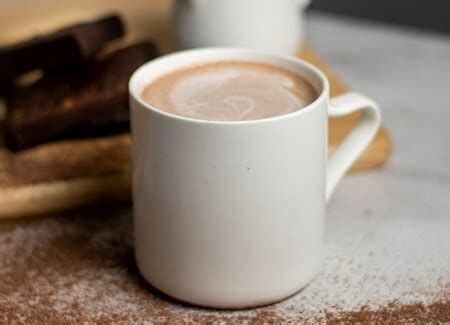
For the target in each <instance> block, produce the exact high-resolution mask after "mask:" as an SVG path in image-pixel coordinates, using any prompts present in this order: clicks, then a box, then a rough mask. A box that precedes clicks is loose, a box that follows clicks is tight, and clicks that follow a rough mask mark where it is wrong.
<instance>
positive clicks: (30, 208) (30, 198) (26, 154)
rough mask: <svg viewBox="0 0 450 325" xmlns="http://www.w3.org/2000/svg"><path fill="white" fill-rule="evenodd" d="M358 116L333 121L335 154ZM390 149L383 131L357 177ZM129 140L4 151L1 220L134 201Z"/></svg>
mask: <svg viewBox="0 0 450 325" xmlns="http://www.w3.org/2000/svg"><path fill="white" fill-rule="evenodd" d="M300 56H301V57H302V58H304V59H305V60H307V61H309V62H311V63H312V64H314V65H316V66H317V67H319V68H320V69H321V70H322V71H324V72H325V74H326V75H327V77H328V79H329V81H330V86H331V94H332V96H335V95H338V94H340V93H343V92H345V91H347V90H348V89H347V87H346V86H345V85H344V83H343V82H342V81H341V80H340V79H339V78H337V77H336V75H335V74H334V73H333V71H332V70H331V69H330V68H329V67H328V66H327V65H325V64H324V63H323V62H322V61H321V60H320V59H319V58H318V57H317V55H316V54H315V53H314V51H313V50H312V49H311V48H309V47H306V48H304V49H303V50H302V51H301V53H300ZM358 115H359V114H358V113H356V114H352V115H349V116H345V117H342V118H336V119H331V120H330V124H329V151H330V153H332V152H333V151H334V149H335V148H336V147H337V146H338V145H339V143H340V142H341V141H342V139H343V138H344V136H345V135H346V134H347V133H348V132H349V130H351V129H352V127H353V126H354V124H355V123H356V121H357V120H358V117H359V116H358ZM390 151H391V143H390V141H389V137H388V135H387V133H386V131H385V130H384V129H381V130H380V131H379V133H378V135H377V136H376V138H375V139H374V141H373V142H372V144H371V145H370V147H369V148H368V149H367V150H366V151H365V153H364V154H363V155H362V156H361V157H360V159H358V161H357V162H356V163H355V164H354V166H353V167H352V171H357V170H364V169H370V168H374V167H377V166H380V165H381V164H383V163H384V162H385V161H386V160H387V159H388V157H389V154H390ZM129 157H130V137H129V135H128V134H121V135H117V136H111V137H105V138H96V139H85V140H70V141H60V142H55V143H49V144H44V145H41V146H37V147H35V148H31V149H28V150H25V151H21V152H18V153H12V152H10V151H8V150H7V149H5V148H0V218H12V217H19V216H26V215H35V214H43V213H50V212H56V211H62V210H66V209H72V208H76V207H80V206H84V205H88V204H94V203H100V202H103V203H104V202H117V201H129V200H130V183H131V181H130V165H129Z"/></svg>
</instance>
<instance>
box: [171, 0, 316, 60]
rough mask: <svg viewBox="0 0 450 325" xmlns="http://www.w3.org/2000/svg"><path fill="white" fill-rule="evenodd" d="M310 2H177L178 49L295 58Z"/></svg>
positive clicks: (174, 15)
mask: <svg viewBox="0 0 450 325" xmlns="http://www.w3.org/2000/svg"><path fill="white" fill-rule="evenodd" d="M308 3H309V0H177V1H176V4H175V9H174V14H173V19H174V32H175V39H176V40H177V44H178V48H179V49H187V48H195V47H211V46H230V47H231V46H232V47H246V48H253V49H259V50H265V51H272V52H277V53H283V54H289V55H294V54H296V53H297V51H298V49H299V47H300V46H301V44H302V42H303V38H304V29H303V13H304V10H305V8H306V6H307V5H308Z"/></svg>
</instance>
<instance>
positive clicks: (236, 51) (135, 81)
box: [128, 47, 329, 125]
mask: <svg viewBox="0 0 450 325" xmlns="http://www.w3.org/2000/svg"><path fill="white" fill-rule="evenodd" d="M208 54H223V55H224V56H226V57H227V58H224V59H215V60H211V59H207V57H208ZM198 55H203V56H205V59H206V60H205V63H211V62H220V61H225V60H236V61H239V60H243V59H242V58H241V59H240V58H239V56H245V57H248V56H252V57H254V59H255V62H261V63H264V62H265V61H266V63H267V64H270V65H274V66H277V64H276V63H274V62H271V60H278V61H284V62H287V63H291V64H293V65H297V66H301V67H302V68H303V69H304V70H306V71H307V72H308V73H309V74H312V75H314V76H315V77H316V78H318V79H319V80H320V84H321V85H320V86H321V91H320V93H319V95H318V96H317V98H316V99H315V100H314V101H313V102H311V103H310V104H308V105H307V106H305V107H303V108H301V109H299V110H296V111H293V112H290V113H287V114H282V115H276V116H272V117H267V118H262V119H254V120H237V121H235V120H233V121H221V120H203V119H198V118H192V117H186V116H181V115H177V114H173V113H169V112H166V111H163V110H162V109H159V108H157V107H155V106H153V105H150V104H149V103H147V102H146V101H144V100H143V99H142V97H141V94H140V89H138V88H139V80H140V78H141V75H142V74H145V73H147V70H148V69H150V68H151V67H153V66H157V65H160V64H162V63H165V62H167V61H171V60H175V59H178V58H180V57H197V56H198ZM197 60H198V59H197ZM197 60H195V62H192V63H196V62H197ZM258 60H260V61H258ZM193 61H194V60H193ZM247 61H252V59H247ZM187 65H189V63H188V64H186V63H184V64H178V66H174V67H173V70H176V69H177V68H178V67H180V68H181V67H185V66H187ZM278 66H280V65H278ZM283 68H284V69H287V70H289V71H290V72H292V73H295V74H297V75H298V73H297V72H296V71H293V69H289V68H286V67H283ZM162 75H164V73H162V74H161V75H159V76H158V77H160V76H162ZM158 77H156V78H158ZM300 77H302V78H304V76H300ZM128 91H129V94H130V97H131V98H132V99H133V100H134V101H136V102H137V103H139V104H140V107H142V108H145V109H146V110H149V111H151V112H153V113H156V114H158V115H160V116H163V117H165V118H169V119H172V120H176V121H180V122H187V123H195V124H207V125H249V124H260V123H269V122H275V121H279V120H285V119H291V118H294V117H297V116H301V115H302V114H306V113H307V112H309V111H311V110H313V109H314V108H316V107H319V106H320V105H319V104H320V103H321V102H322V101H323V100H326V98H327V96H328V94H329V82H328V79H327V78H326V76H325V75H324V73H323V72H322V71H321V70H319V69H318V68H317V67H315V66H314V65H312V64H311V63H309V62H306V61H305V60H303V59H300V58H297V57H294V56H289V55H282V54H277V53H272V52H266V51H262V50H252V49H244V48H233V47H211V48H198V49H190V50H182V51H177V52H173V53H169V54H165V55H162V56H160V57H158V58H156V59H153V60H151V61H149V62H146V63H144V64H143V65H141V66H140V67H139V68H137V69H136V71H134V73H133V74H132V75H131V78H130V81H129V83H128ZM131 109H132V108H131Z"/></svg>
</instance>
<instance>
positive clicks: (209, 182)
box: [129, 49, 380, 308]
mask: <svg viewBox="0 0 450 325" xmlns="http://www.w3.org/2000/svg"><path fill="white" fill-rule="evenodd" d="M221 60H226V61H230V60H238V61H251V62H263V63H268V64H272V65H275V66H280V67H284V68H286V69H289V70H290V71H292V72H294V73H297V74H299V75H300V76H302V77H303V78H304V79H306V80H307V81H308V82H309V83H310V84H311V85H312V86H313V87H314V88H315V89H316V90H317V92H318V94H319V97H318V98H317V99H316V100H315V101H314V102H313V103H312V104H310V105H309V106H307V107H305V108H303V109H301V110H298V111H296V112H293V113H290V114H287V115H280V116H276V117H272V118H267V119H261V120H252V121H233V122H230V121H225V122H224V121H205V120H196V119H192V118H186V117H181V116H177V115H173V114H169V113H166V112H163V111H160V110H158V109H157V108H155V107H152V106H150V105H149V104H147V103H145V102H144V101H143V100H142V99H141V97H140V93H141V91H142V89H143V87H144V86H145V85H146V84H148V83H149V82H151V81H152V80H154V79H155V78H158V77H159V76H161V75H162V74H165V73H168V72H170V71H174V70H177V69H180V68H183V67H186V66H190V65H194V64H199V63H207V62H213V61H221ZM129 87H130V94H131V114H132V118H131V122H132V155H133V157H132V160H133V198H134V225H135V226H134V230H135V254H136V260H137V264H138V267H139V270H140V272H141V273H142V275H143V276H144V277H145V278H146V279H147V280H148V281H149V282H150V283H151V284H152V285H153V286H154V287H156V288H158V289H159V290H161V291H162V292H164V293H166V294H168V295H170V296H172V297H175V298H178V299H180V300H183V301H187V302H190V303H193V304H198V305H204V306H211V307H220V308H238V307H248V306H256V305H263V304H268V303H271V302H275V301H278V300H281V299H283V298H285V297H287V296H289V295H292V294H293V293H295V292H296V291H298V290H299V289H301V288H302V287H303V286H305V285H306V284H307V283H309V282H310V281H311V280H312V278H313V277H314V275H315V274H316V272H317V270H318V268H319V266H320V263H321V256H322V246H323V245H322V242H323V233H324V214H325V204H326V200H327V199H328V198H329V197H330V194H331V192H332V191H333V189H334V187H335V186H336V184H337V182H338V181H339V179H340V178H341V177H342V176H343V175H344V173H345V172H346V171H347V169H348V168H349V167H350V166H351V164H352V163H353V162H354V161H355V159H356V158H357V157H358V156H359V155H360V154H361V153H362V151H363V150H364V149H365V148H366V147H367V146H368V144H369V143H370V142H371V140H372V138H373V137H374V135H375V133H376V131H377V129H378V127H379V123H380V112H379V109H378V107H377V105H376V104H375V103H374V102H373V101H371V100H370V99H368V98H367V97H365V96H363V95H360V94H356V93H348V94H345V95H342V96H340V97H337V98H334V99H331V100H330V101H329V85H328V81H327V79H326V78H325V76H324V75H323V73H322V72H320V71H319V70H318V69H316V68H315V67H314V66H312V65H310V64H308V63H306V62H304V61H301V60H299V59H296V58H292V57H287V56H280V55H275V54H267V53H263V52H258V51H252V50H242V49H201V50H191V51H186V52H179V53H175V54H171V55H167V56H164V57H161V58H159V59H157V60H154V61H152V62H149V63H147V64H145V65H144V66H142V67H141V68H139V69H138V70H137V71H136V72H135V73H134V75H133V76H132V78H131V81H130V86H129ZM358 109H362V110H363V111H362V115H361V120H360V121H359V123H358V124H357V126H356V127H355V128H354V130H353V131H352V132H351V133H350V134H349V135H348V136H347V138H346V139H345V140H344V142H343V143H342V144H341V146H340V147H339V148H338V149H337V150H336V152H335V153H334V154H333V155H332V156H331V158H330V159H329V160H328V162H327V125H328V117H329V116H341V115H345V114H349V113H351V112H354V111H356V110H358Z"/></svg>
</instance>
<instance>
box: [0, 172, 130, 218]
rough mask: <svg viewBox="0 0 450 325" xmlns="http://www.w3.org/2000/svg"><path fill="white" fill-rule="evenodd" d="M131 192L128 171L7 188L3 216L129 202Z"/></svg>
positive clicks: (0, 194)
mask: <svg viewBox="0 0 450 325" xmlns="http://www.w3.org/2000/svg"><path fill="white" fill-rule="evenodd" d="M130 193H131V178H130V174H128V173H123V174H115V175H110V176H104V177H92V178H83V179H71V180H61V181H54V182H48V183H40V184H31V185H26V186H21V187H15V188H13V189H12V188H3V189H0V219H6V218H8V219H11V218H16V217H24V216H31V215H39V214H45V213H54V212H58V211H65V210H70V209H74V208H78V207H81V206H86V205H90V204H93V203H99V202H113V201H114V202H129V201H131V195H130Z"/></svg>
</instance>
